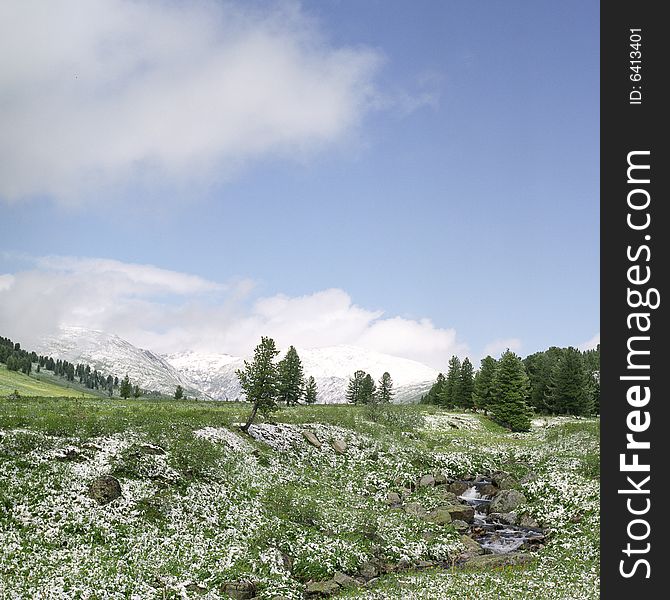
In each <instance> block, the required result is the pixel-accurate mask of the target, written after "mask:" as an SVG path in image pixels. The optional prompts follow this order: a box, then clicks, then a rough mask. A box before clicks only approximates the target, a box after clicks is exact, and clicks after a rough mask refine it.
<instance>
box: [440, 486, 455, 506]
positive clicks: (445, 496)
mask: <svg viewBox="0 0 670 600" xmlns="http://www.w3.org/2000/svg"><path fill="white" fill-rule="evenodd" d="M439 494H440V499H441V500H443V501H444V502H445V503H448V504H458V496H457V495H456V494H454V493H453V492H450V491H449V490H448V489H447V488H446V487H445V486H442V487H440V488H439Z"/></svg>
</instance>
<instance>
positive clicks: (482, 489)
mask: <svg viewBox="0 0 670 600" xmlns="http://www.w3.org/2000/svg"><path fill="white" fill-rule="evenodd" d="M477 491H478V492H479V493H480V495H482V496H488V497H491V496H495V495H496V494H497V493H498V488H497V487H496V486H495V485H493V484H492V483H485V484H483V485H480V486H477Z"/></svg>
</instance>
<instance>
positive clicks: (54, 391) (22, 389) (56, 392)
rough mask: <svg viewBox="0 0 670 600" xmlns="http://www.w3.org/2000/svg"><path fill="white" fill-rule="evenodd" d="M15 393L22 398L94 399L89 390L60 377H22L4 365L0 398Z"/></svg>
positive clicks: (0, 368)
mask: <svg viewBox="0 0 670 600" xmlns="http://www.w3.org/2000/svg"><path fill="white" fill-rule="evenodd" d="M14 391H17V392H18V393H19V394H21V395H22V396H46V397H56V396H59V397H60V396H67V397H74V396H77V397H81V396H82V395H84V396H86V397H91V398H93V397H95V394H94V393H92V392H91V391H90V390H86V391H83V390H82V388H81V387H80V386H76V385H73V384H71V383H70V382H68V381H66V380H65V379H63V378H61V377H49V376H48V375H47V374H45V373H44V374H43V373H40V374H35V373H33V374H31V375H24V374H23V373H21V372H19V371H8V370H7V367H5V365H0V397H2V396H9V395H10V394H13V393H14Z"/></svg>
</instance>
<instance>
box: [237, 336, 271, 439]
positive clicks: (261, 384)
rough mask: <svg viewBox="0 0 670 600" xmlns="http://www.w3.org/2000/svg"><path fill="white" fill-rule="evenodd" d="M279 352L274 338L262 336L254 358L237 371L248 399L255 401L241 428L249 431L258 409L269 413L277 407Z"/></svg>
mask: <svg viewBox="0 0 670 600" xmlns="http://www.w3.org/2000/svg"><path fill="white" fill-rule="evenodd" d="M277 354H279V351H278V350H277V347H276V346H275V342H274V340H273V339H272V338H269V337H262V338H261V343H260V344H258V346H256V348H255V350H254V360H253V361H252V362H250V363H249V362H247V361H246V360H245V361H244V369H238V370H237V371H236V372H235V373H236V374H237V377H238V378H239V380H240V385H241V386H242V390H243V391H244V393H245V394H246V396H247V401H249V402H252V403H253V408H252V409H251V414H250V415H249V418H248V419H247V422H246V423H245V424H244V425H242V427H241V429H242V431H244V432H245V433H248V432H249V427H251V424H252V423H253V422H254V419H255V418H256V414H257V413H258V411H260V412H261V414H269V413H271V412H272V411H273V410H276V409H277V391H278V390H277V385H278V383H277V379H278V378H277V365H276V364H275V363H274V359H275V357H276V356H277Z"/></svg>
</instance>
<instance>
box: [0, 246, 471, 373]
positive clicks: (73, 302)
mask: <svg viewBox="0 0 670 600" xmlns="http://www.w3.org/2000/svg"><path fill="white" fill-rule="evenodd" d="M252 288H253V284H252V283H251V282H250V281H246V280H244V281H239V282H233V283H228V284H225V285H223V284H219V283H216V282H212V281H209V280H206V279H204V278H201V277H197V276H194V275H189V274H185V273H178V272H174V271H168V270H165V269H160V268H157V267H154V266H151V265H139V264H128V263H122V262H120V261H115V260H108V259H98V258H73V257H57V256H51V257H42V258H38V259H34V268H31V269H29V270H26V271H22V272H18V273H14V274H8V275H2V276H0V332H1V333H2V335H6V336H9V337H11V338H13V339H17V340H19V341H21V343H23V344H24V346H25V347H30V346H31V344H34V343H36V342H37V341H38V340H39V339H40V338H41V337H43V336H44V335H47V334H49V333H52V332H55V331H56V329H57V328H58V327H59V326H62V325H76V326H82V327H87V328H90V329H100V330H103V331H108V332H112V333H116V334H118V335H120V336H121V337H123V338H126V339H128V340H129V341H130V342H132V343H134V344H136V345H138V346H141V347H144V348H150V349H152V350H155V351H157V352H175V351H181V350H186V349H192V350H201V351H208V352H223V353H229V354H234V355H238V356H239V355H246V354H248V353H250V352H251V350H252V349H253V347H254V346H255V345H256V344H257V343H258V341H259V339H260V337H261V336H262V335H269V336H272V337H273V338H275V340H276V341H277V344H278V345H279V346H280V347H283V348H285V347H287V346H288V345H289V344H294V345H296V346H300V347H312V348H318V347H324V346H332V345H337V344H348V345H353V346H360V347H363V348H368V349H371V350H376V351H379V352H385V353H388V354H393V355H396V356H401V357H405V358H412V359H414V360H418V361H421V362H424V363H425V364H428V365H430V366H433V367H435V368H444V367H445V365H446V364H447V362H448V360H449V357H450V356H451V355H452V354H459V355H461V356H464V355H465V354H466V352H467V347H466V346H465V345H464V344H462V343H461V342H460V341H459V340H458V339H457V336H456V332H455V331H454V330H453V329H441V328H438V327H436V326H435V325H434V324H433V323H431V321H430V320H428V319H421V320H412V319H406V318H401V317H386V316H385V315H384V314H383V312H382V311H380V310H369V309H366V308H363V307H360V306H357V305H356V304H354V303H353V302H352V299H351V297H350V296H349V295H348V294H347V293H346V292H344V291H343V290H340V289H327V290H323V291H318V292H315V293H313V294H308V295H305V296H300V297H289V296H286V295H283V294H277V295H274V296H271V297H265V298H260V299H256V300H255V301H252V300H251V299H250V292H251V290H252Z"/></svg>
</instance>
